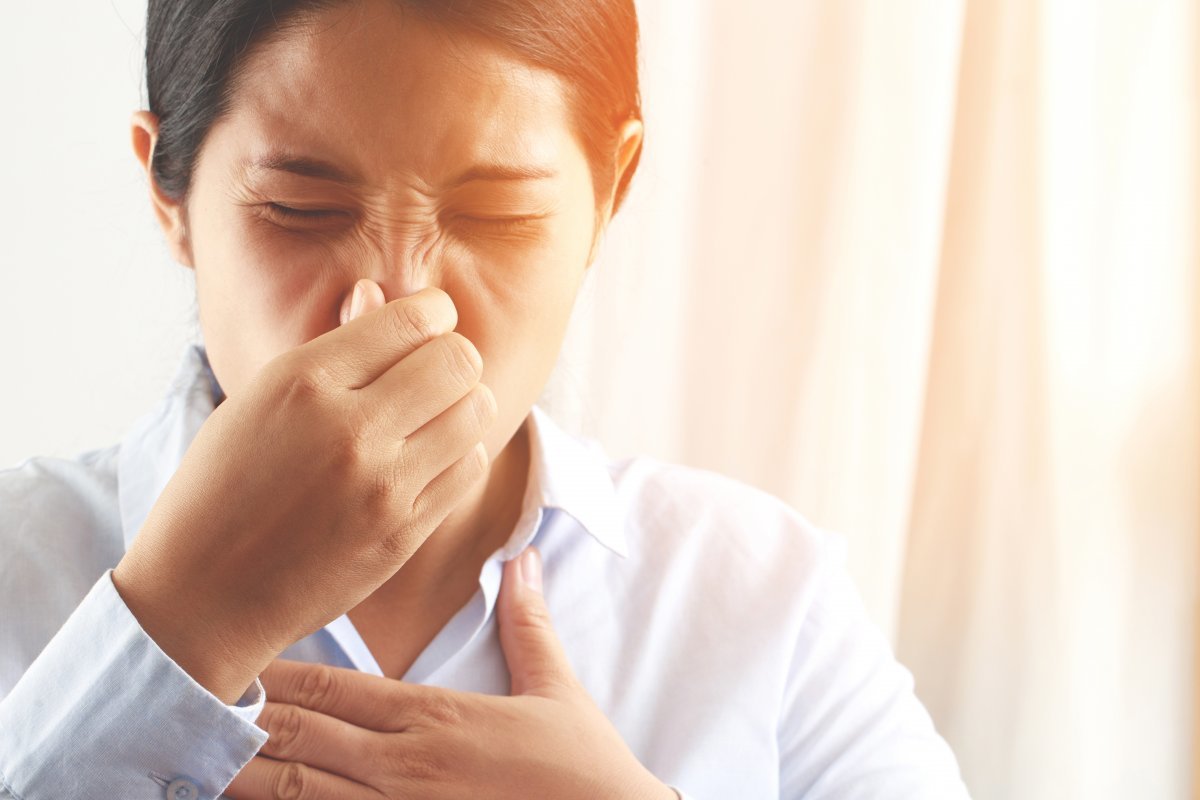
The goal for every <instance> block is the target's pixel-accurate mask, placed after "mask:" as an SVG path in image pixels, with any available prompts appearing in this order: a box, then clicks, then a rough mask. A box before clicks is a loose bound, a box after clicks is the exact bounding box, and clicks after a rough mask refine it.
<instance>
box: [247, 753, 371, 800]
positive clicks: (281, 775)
mask: <svg viewBox="0 0 1200 800" xmlns="http://www.w3.org/2000/svg"><path fill="white" fill-rule="evenodd" d="M224 793H225V794H226V795H228V796H229V797H232V798H234V800H279V799H280V798H283V797H286V798H288V800H382V797H383V795H381V794H380V793H379V792H377V791H375V790H374V789H372V788H371V787H369V786H364V785H363V784H361V783H356V782H355V781H352V780H349V779H347V778H343V777H342V776H340V775H333V774H331V773H328V772H325V771H324V770H320V769H316V768H314V767H310V766H308V765H306V764H301V763H298V762H295V761H275V760H273V759H270V758H263V757H262V756H255V757H254V758H252V759H250V762H249V763H248V764H246V766H245V767H243V768H242V771H241V772H239V773H238V774H237V775H235V776H234V778H233V781H232V782H231V783H230V784H229V786H228V787H227V788H226V789H225V792H224Z"/></svg>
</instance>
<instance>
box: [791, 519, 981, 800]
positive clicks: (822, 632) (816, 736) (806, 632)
mask: <svg viewBox="0 0 1200 800" xmlns="http://www.w3.org/2000/svg"><path fill="white" fill-rule="evenodd" d="M829 555H830V557H829V558H828V559H827V561H826V565H825V569H824V571H823V572H824V574H823V575H822V578H821V583H820V588H819V590H818V592H817V594H816V596H815V598H814V600H813V604H812V606H811V607H810V609H809V612H808V615H807V617H806V618H805V621H804V623H803V624H802V626H801V629H800V632H799V637H798V641H797V645H796V649H795V653H794V656H793V659H792V664H791V667H790V671H789V676H788V681H787V688H786V691H785V696H784V704H783V709H782V717H781V724H780V729H779V747H780V796H781V797H782V798H784V799H785V800H795V798H800V797H803V798H805V800H826V799H829V800H833V799H834V798H836V799H837V800H854V799H855V798H872V800H886V799H887V798H911V797H922V798H937V799H938V800H962V798H968V797H969V795H968V793H967V788H966V786H965V784H964V783H963V781H962V778H961V776H960V774H959V768H958V763H957V761H956V760H955V757H954V753H953V752H952V751H951V749H950V747H949V745H948V744H947V743H946V741H945V740H944V739H942V737H941V736H939V735H938V733H937V731H936V730H935V728H934V724H933V720H932V719H931V718H930V716H929V713H928V711H926V709H925V707H924V706H923V705H922V704H921V702H920V701H919V700H918V699H917V697H916V695H915V694H914V691H913V689H914V684H913V677H912V674H911V673H910V672H909V671H908V670H907V669H906V668H905V667H904V666H903V665H902V664H900V663H899V662H898V661H897V660H896V659H895V657H894V656H893V654H892V650H891V646H890V645H889V643H888V641H887V639H886V637H885V636H884V635H883V632H882V631H881V630H879V628H878V627H876V626H875V625H874V623H872V622H871V620H870V618H869V617H868V616H867V613H866V609H865V608H864V607H863V604H862V600H861V597H860V596H859V593H858V590H857V588H856V587H855V586H854V583H853V581H852V580H851V578H850V576H849V574H848V573H847V572H846V569H845V545H844V543H843V542H842V540H840V539H837V540H836V541H833V542H832V543H831V552H830V553H829Z"/></svg>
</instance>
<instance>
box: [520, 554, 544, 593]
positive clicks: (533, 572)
mask: <svg viewBox="0 0 1200 800" xmlns="http://www.w3.org/2000/svg"><path fill="white" fill-rule="evenodd" d="M517 570H518V571H520V573H521V580H522V581H523V582H524V583H525V585H526V586H528V587H529V588H530V589H533V590H534V591H535V592H537V593H538V594H541V593H542V558H541V556H540V555H538V551H537V549H536V548H533V547H530V548H527V549H526V550H525V552H524V553H522V554H521V560H520V561H518V562H517Z"/></svg>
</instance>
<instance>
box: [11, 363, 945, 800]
mask: <svg viewBox="0 0 1200 800" xmlns="http://www.w3.org/2000/svg"><path fill="white" fill-rule="evenodd" d="M220 397H221V394H220V387H219V386H218V385H217V382H216V379H215V377H214V376H213V373H212V371H211V369H210V368H209V365H208V360H207V355H206V353H205V351H204V348H203V347H202V346H199V345H192V346H189V347H188V348H187V350H186V351H185V354H184V359H183V363H182V365H181V367H180V369H179V372H178V373H177V375H176V376H175V379H174V380H173V382H172V384H171V386H170V389H169V390H168V392H167V394H166V396H165V398H164V399H163V401H162V402H161V404H160V405H159V406H158V407H157V408H156V409H154V410H153V411H152V412H151V413H149V414H147V415H146V416H144V417H143V418H141V419H140V420H139V421H138V422H137V423H136V424H135V425H134V427H133V428H132V430H131V431H130V432H129V433H128V435H127V436H126V437H125V439H124V440H123V441H122V442H121V443H120V444H118V445H114V446H112V447H109V448H107V449H102V450H93V451H89V452H87V453H83V454H81V455H78V456H76V457H75V458H73V459H56V458H42V457H36V458H30V459H27V460H25V461H24V462H22V463H21V464H19V465H17V466H16V467H15V468H12V469H8V470H5V471H3V472H0V696H3V698H4V699H3V700H2V701H0V798H17V800H67V799H68V798H84V797H87V798H93V797H96V798H114V799H115V798H120V799H121V800H143V798H144V799H145V800H151V798H153V800H161V799H162V798H170V800H212V799H213V798H216V797H218V796H220V795H221V792H222V791H223V790H224V789H225V787H227V786H228V784H229V783H230V782H231V781H232V780H233V777H234V776H235V775H236V774H237V773H238V772H239V771H240V770H241V769H242V767H243V766H244V765H245V764H246V763H247V762H248V761H249V760H250V759H251V758H252V757H253V756H254V755H255V753H256V752H257V751H258V749H259V748H260V747H261V746H262V744H263V743H264V742H265V741H266V739H267V733H266V731H264V730H263V729H261V728H259V727H258V726H257V725H256V724H255V720H256V719H257V716H258V714H259V712H260V711H261V710H262V706H263V702H264V701H265V699H266V698H265V693H264V691H263V687H262V684H261V682H259V681H255V684H254V685H253V686H251V687H250V688H249V689H248V690H247V691H246V693H245V694H244V695H243V696H242V698H241V699H240V700H239V701H238V703H237V704H235V705H227V704H225V703H223V702H222V701H221V700H219V699H218V698H217V697H215V696H214V695H212V694H211V693H210V692H208V691H207V690H206V689H205V688H204V687H202V686H201V685H200V684H198V683H196V682H195V681H194V680H193V679H192V678H191V677H190V676H189V675H188V674H187V673H186V672H185V671H183V669H181V668H180V667H179V666H178V665H177V664H176V663H175V662H174V661H172V660H171V659H170V658H169V657H168V656H167V655H166V654H165V653H163V652H162V650H160V649H159V648H158V646H157V645H156V644H155V643H154V641H153V640H152V639H151V638H150V637H149V636H148V635H147V634H146V633H145V632H144V631H143V630H142V628H141V627H140V626H139V625H138V622H137V620H136V619H135V618H134V617H133V615H132V614H131V613H130V612H129V609H128V608H127V607H126V606H125V604H124V603H123V602H122V600H121V598H120V595H119V594H117V592H116V590H115V589H114V587H113V584H112V579H111V577H110V576H111V572H112V568H113V567H115V566H116V564H117V562H118V561H119V560H120V559H121V557H122V555H123V554H124V552H125V550H126V548H127V547H128V546H129V544H130V543H131V542H132V540H133V537H134V536H135V535H136V534H137V532H138V530H139V529H140V527H141V525H142V522H143V520H145V518H146V516H147V514H148V513H149V511H150V508H151V506H152V505H153V504H154V502H155V500H156V498H157V497H158V495H159V493H160V492H161V491H162V489H163V487H164V486H165V485H166V483H167V481H168V479H169V478H170V477H171V475H172V474H173V473H174V471H175V469H176V468H177V466H178V465H179V463H180V461H181V459H182V457H183V455H184V452H185V451H186V450H187V447H188V445H189V444H190V443H191V441H192V439H193V437H194V436H195V435H196V433H197V431H198V430H199V428H200V426H201V425H202V424H203V423H204V421H205V419H206V418H207V417H208V415H209V414H210V413H211V412H212V410H213V408H214V407H215V404H216V402H217V401H218V400H219V398H220ZM528 422H529V424H528V426H527V428H528V431H529V435H530V453H531V462H530V474H529V479H528V482H527V487H526V492H525V496H524V499H523V505H522V511H521V515H520V518H519V521H518V522H517V524H516V527H515V529H514V530H513V533H512V536H511V537H510V538H509V540H508V542H507V543H506V544H505V545H504V547H502V548H501V549H499V550H498V551H497V552H496V553H495V554H493V556H492V557H491V558H490V559H489V560H488V561H487V562H486V563H485V564H484V567H483V569H482V571H481V573H480V576H479V588H478V590H477V591H476V593H475V595H474V597H472V598H471V600H470V601H469V602H468V603H467V604H466V605H465V606H464V607H463V608H462V609H461V610H459V611H458V612H457V614H456V615H455V616H454V617H453V618H452V619H451V620H450V622H449V623H447V624H446V626H445V627H444V628H443V629H442V630H441V631H440V632H439V633H438V634H437V636H436V637H435V638H434V639H433V641H432V642H431V643H430V644H429V645H428V647H426V648H425V650H424V651H423V652H422V653H421V654H420V656H419V657H418V658H417V659H416V661H415V662H414V663H413V664H412V666H411V667H410V668H409V670H408V672H407V674H406V675H405V676H404V680H406V681H412V682H417V683H424V684H431V685H436V686H443V687H448V688H454V689H459V690H466V691H474V692H485V693H490V694H507V693H508V688H509V675H508V670H507V667H506V665H505V661H504V656H503V652H502V651H501V649H500V643H499V637H498V633H497V625H496V619H495V613H494V610H495V604H496V597H497V592H498V589H499V585H500V575H501V570H502V564H503V561H505V560H507V559H509V558H512V557H513V556H515V555H517V554H518V553H519V552H521V550H523V549H524V548H525V546H526V545H527V544H530V543H536V544H537V545H538V547H539V548H540V549H541V551H542V553H543V557H544V561H545V568H544V570H545V593H546V601H547V603H548V605H549V608H550V611H551V614H552V617H553V620H554V626H555V629H556V631H557V633H558V636H559V638H560V639H561V640H562V643H563V646H564V649H565V650H566V653H567V655H568V657H569V658H570V660H571V663H572V666H573V667H574V669H575V671H576V673H577V674H578V676H579V678H580V680H581V681H582V683H583V685H584V686H585V687H586V688H587V689H588V691H589V693H590V694H591V696H592V698H593V699H594V700H595V701H596V703H597V704H598V705H599V707H600V708H601V709H602V710H603V711H604V713H605V714H606V716H607V717H608V719H609V720H611V722H612V723H613V725H614V726H615V727H616V729H617V730H618V731H619V732H620V734H621V736H622V737H623V738H624V740H625V742H626V743H627V744H628V745H629V747H630V748H631V749H632V750H633V752H634V753H635V754H636V755H637V756H638V758H639V759H640V760H641V762H642V763H643V764H645V765H646V766H647V767H648V768H649V769H650V770H651V771H652V772H653V773H654V774H655V775H657V776H658V777H659V778H660V779H662V780H663V781H664V782H666V783H668V784H670V785H672V786H674V787H677V788H678V790H679V791H680V792H681V793H682V794H684V795H685V796H689V797H692V798H695V799H696V800H706V799H709V798H711V800H718V799H721V800H724V799H725V798H739V799H740V798H789V800H790V799H791V798H801V797H803V798H837V799H838V800H844V799H845V798H901V797H903V798H912V797H931V798H963V797H966V796H967V792H966V789H965V787H964V786H963V784H962V782H961V780H960V777H959V772H958V766H957V764H956V762H955V759H954V756H953V754H952V753H951V751H950V748H949V747H948V746H947V745H946V743H945V741H944V740H943V739H942V738H941V737H940V736H938V734H937V733H936V731H935V729H934V726H933V724H932V722H931V720H930V718H929V715H928V714H927V713H926V711H925V709H924V707H923V706H922V705H921V704H920V702H919V701H918V700H917V698H916V697H915V695H914V694H913V683H912V676H911V675H910V673H909V672H908V671H907V670H906V669H905V668H904V667H903V666H902V665H900V664H899V663H898V662H897V661H896V660H895V659H894V657H893V656H892V653H891V650H890V647H889V646H888V643H887V641H886V639H885V638H884V636H883V635H882V633H881V632H880V631H879V630H878V629H877V628H876V627H874V626H873V625H872V624H871V623H870V622H869V620H868V618H867V616H866V614H865V612H864V609H863V607H862V604H861V601H860V599H859V596H858V593H857V591H856V590H855V588H854V586H853V584H852V582H851V581H850V579H849V577H848V575H847V573H846V571H845V550H846V546H845V541H844V539H843V538H842V537H841V536H838V535H836V534H832V533H829V532H825V531H822V530H819V529H817V528H815V527H814V526H813V525H811V524H810V523H808V522H807V521H806V520H804V519H803V518H802V517H801V516H800V515H799V514H798V513H796V512H795V511H794V510H793V509H791V508H790V507H789V506H787V505H786V504H785V503H783V502H782V501H781V500H779V499H777V498H775V497H774V496H772V495H769V494H767V493H765V492H762V491H760V490H758V489H755V488H753V487H750V486H748V485H746V484H743V483H740V482H738V481H735V480H733V479H731V478H727V477H724V476H721V475H718V474H716V473H712V472H707V471H704V470H698V469H693V468H689V467H684V466H680V465H674V464H669V463H664V462H661V461H658V460H655V459H651V458H646V457H637V458H632V459H622V460H612V459H609V458H608V457H607V456H606V455H605V453H604V451H603V449H602V448H601V447H600V445H599V444H598V443H596V442H595V441H594V440H590V439H584V438H581V437H576V436H572V435H570V434H567V433H566V432H565V431H563V430H562V429H561V428H559V427H558V426H557V425H556V424H555V423H554V421H553V420H552V419H551V418H550V417H549V416H547V415H546V413H545V412H544V411H542V410H541V409H540V408H538V407H537V406H534V407H533V409H532V411H531V412H530V418H529V420H528ZM399 624H402V623H401V622H399V621H397V625H399ZM282 657H284V658H292V659H300V660H304V661H310V662H323V663H326V664H332V665H336V666H342V667H350V668H355V669H359V670H362V671H364V672H370V673H373V674H377V675H378V674H381V673H380V669H379V666H378V664H376V662H375V659H374V658H373V657H372V655H371V653H370V651H369V650H368V648H367V646H366V645H365V644H364V642H363V640H362V638H361V637H360V636H359V634H358V632H357V631H356V630H355V628H354V625H353V624H352V623H351V621H350V619H349V618H348V617H347V616H345V615H343V616H341V617H339V618H338V619H336V620H334V621H333V622H332V623H330V624H329V625H327V626H325V627H324V628H323V629H321V630H319V631H317V632H315V633H313V634H312V635H310V636H308V637H306V638H304V639H302V640H300V641H298V642H296V643H294V644H293V645H292V646H291V647H289V648H288V649H287V650H286V651H285V652H284V653H283V655H282Z"/></svg>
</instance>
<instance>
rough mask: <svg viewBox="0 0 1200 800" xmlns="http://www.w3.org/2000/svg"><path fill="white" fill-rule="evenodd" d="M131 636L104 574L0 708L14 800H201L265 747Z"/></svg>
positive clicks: (249, 713) (240, 708)
mask: <svg viewBox="0 0 1200 800" xmlns="http://www.w3.org/2000/svg"><path fill="white" fill-rule="evenodd" d="M265 701H266V696H265V692H264V691H263V686H262V682H261V681H259V680H258V679H255V681H254V685H253V686H251V687H249V688H248V689H247V690H246V692H245V693H244V694H243V695H242V697H241V698H240V699H239V700H238V702H237V704H236V705H232V706H231V705H228V704H226V703H224V702H222V701H221V700H220V699H219V698H217V697H216V696H215V695H213V694H212V693H211V692H209V691H208V690H207V689H205V688H204V687H203V686H201V685H200V684H199V683H197V682H196V681H195V680H194V679H193V678H192V677H191V676H190V675H189V674H188V673H187V672H185V671H184V670H183V668H182V667H180V666H179V665H178V664H176V663H175V662H174V661H173V660H172V659H171V657H170V656H168V655H167V654H166V653H164V652H163V651H162V649H161V648H159V646H158V645H157V644H156V643H155V642H154V640H153V639H151V638H150V636H149V635H148V634H147V633H146V632H145V631H144V630H142V627H141V625H140V624H139V623H138V621H137V618H136V617H134V616H133V614H132V612H130V611H129V608H128V607H127V606H126V605H125V602H124V601H123V600H122V599H121V596H120V594H119V593H118V592H117V589H116V586H114V585H113V582H112V570H111V569H110V570H108V571H106V572H105V573H104V575H103V576H101V577H100V579H99V580H98V581H97V582H96V584H95V585H94V586H93V587H92V589H91V590H90V591H89V592H88V594H87V596H86V597H84V599H83V601H82V602H81V603H80V604H79V606H78V607H76V609H75V611H74V612H72V614H71V616H70V617H69V618H68V619H67V621H66V622H65V623H64V624H63V626H62V628H61V629H60V630H59V631H58V633H57V634H55V636H54V638H53V639H51V640H50V643H49V644H47V645H46V647H45V649H44V650H43V651H42V652H41V654H40V655H39V656H38V657H37V658H36V659H35V660H34V662H33V664H31V665H30V667H29V669H28V670H26V672H25V674H24V675H22V677H21V679H20V680H19V681H18V682H17V684H16V685H15V686H14V687H13V689H12V691H11V692H9V694H8V696H7V697H5V698H4V699H3V700H2V701H0V777H2V778H3V780H4V781H6V782H7V783H8V784H9V785H10V786H11V788H12V790H14V791H15V793H16V794H17V796H19V797H22V798H24V800H61V799H62V798H64V797H121V798H126V799H127V800H142V799H143V798H145V800H151V798H153V800H161V799H162V798H163V797H164V796H165V794H164V788H165V787H173V788H172V789H171V791H172V792H174V795H173V796H177V797H186V798H188V800H213V798H216V797H218V796H219V795H220V794H221V792H222V791H223V790H224V789H225V787H227V786H228V785H229V783H230V782H231V781H232V780H233V778H234V776H235V775H237V773H238V772H240V771H241V769H242V768H243V767H244V766H245V765H246V764H247V763H248V762H249V761H250V759H251V758H253V757H254V755H255V754H256V753H257V752H258V750H259V748H261V747H262V745H263V744H264V743H265V742H266V740H267V732H266V731H265V730H263V729H261V728H259V727H258V726H257V725H255V724H254V720H255V719H257V718H258V715H259V713H260V712H261V711H262V708H263V703H264V702H265Z"/></svg>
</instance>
